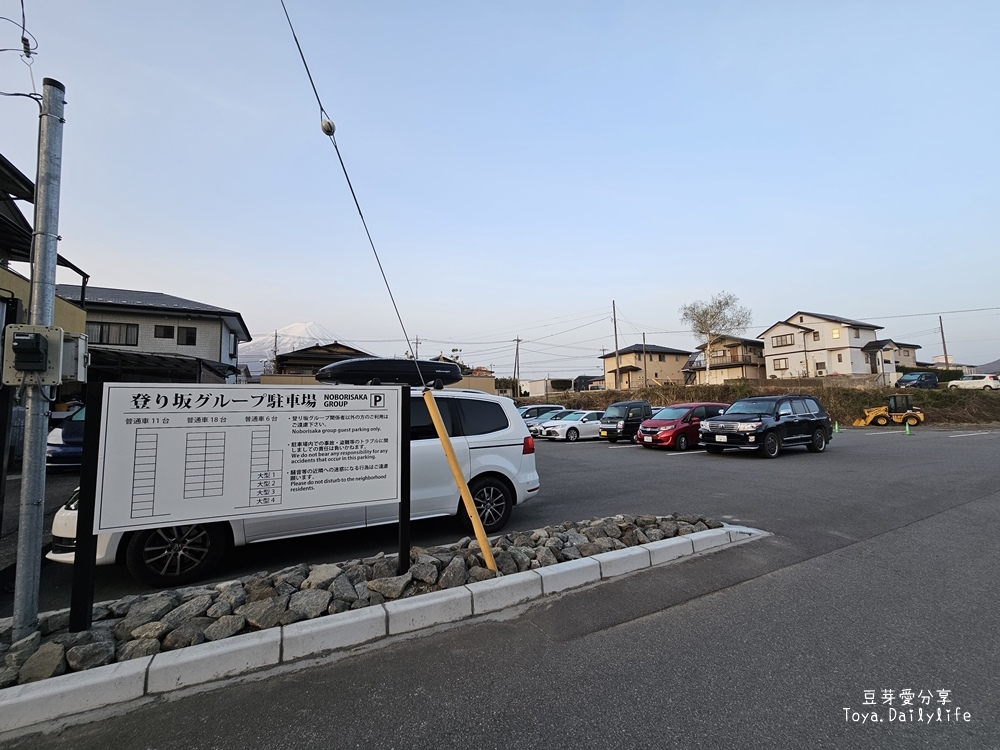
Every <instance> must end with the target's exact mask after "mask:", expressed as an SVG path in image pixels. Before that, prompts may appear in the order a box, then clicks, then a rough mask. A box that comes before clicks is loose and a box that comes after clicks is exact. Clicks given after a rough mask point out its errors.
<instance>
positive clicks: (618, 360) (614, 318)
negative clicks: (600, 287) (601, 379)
mask: <svg viewBox="0 0 1000 750" xmlns="http://www.w3.org/2000/svg"><path fill="white" fill-rule="evenodd" d="M611 323H612V325H614V327H615V390H616V391H617V390H619V389H620V388H621V372H622V355H621V352H620V351H618V312H617V310H615V301H614V300H611ZM604 385H607V383H605V384H604Z"/></svg>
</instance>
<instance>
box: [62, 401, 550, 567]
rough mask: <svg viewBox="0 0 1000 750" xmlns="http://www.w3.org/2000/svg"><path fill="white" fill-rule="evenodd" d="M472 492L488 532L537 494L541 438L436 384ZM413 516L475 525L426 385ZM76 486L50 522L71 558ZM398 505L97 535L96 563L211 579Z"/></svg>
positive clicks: (511, 414) (501, 408) (490, 405)
mask: <svg viewBox="0 0 1000 750" xmlns="http://www.w3.org/2000/svg"><path fill="white" fill-rule="evenodd" d="M434 400H435V401H436V402H437V405H438V409H439V410H440V412H441V417H442V419H443V420H444V423H445V426H446V428H447V429H448V434H449V435H450V436H451V442H452V446H453V447H454V449H455V454H456V456H457V457H458V460H459V463H460V464H461V465H462V470H463V473H464V475H465V479H466V481H467V482H468V484H469V489H470V491H471V492H472V497H473V499H474V500H475V503H476V507H477V508H478V510H479V516H480V518H482V520H483V526H484V527H485V529H486V531H487V533H490V534H492V533H495V532H497V531H499V530H500V529H502V528H503V527H504V526H505V525H506V524H507V521H508V520H509V519H510V515H511V511H512V510H513V507H514V506H515V505H522V504H524V503H526V502H528V501H529V500H530V499H532V498H533V497H535V496H536V495H537V494H538V490H539V480H538V472H537V471H536V469H535V443H534V439H533V438H532V437H531V435H530V434H529V433H528V428H527V427H525V425H524V420H523V419H521V417H520V416H519V415H518V413H517V409H516V408H515V407H514V402H513V401H512V400H511V399H509V398H503V397H500V396H493V395H490V394H487V393H483V392H482V391H472V390H459V389H452V388H449V389H445V390H438V391H435V394H434ZM410 432H411V438H412V442H411V444H410V445H411V447H410V451H411V453H410V456H411V459H410V509H411V513H410V517H411V518H413V519H418V518H432V517H435V516H459V517H460V518H463V519H464V522H465V523H466V524H467V525H468V518H467V517H465V510H464V507H463V505H462V501H461V496H460V494H459V491H458V488H457V487H456V485H455V480H454V477H453V476H452V474H451V469H450V467H449V466H448V462H447V459H446V458H445V455H444V449H443V448H442V447H441V442H440V441H439V440H438V437H437V434H436V433H435V431H434V426H433V424H432V423H431V420H430V415H429V414H428V412H427V406H426V404H425V403H424V400H423V397H422V396H421V393H420V391H419V390H417V389H414V391H413V392H412V393H411V397H410ZM77 501H78V492H77V493H74V495H73V497H72V498H71V499H70V501H69V502H68V503H67V504H66V505H65V506H64V507H63V508H61V509H60V510H59V511H58V512H57V513H56V516H55V518H54V519H53V522H52V551H51V552H49V553H48V555H46V557H48V559H50V560H54V561H56V562H63V563H72V562H73V554H74V552H73V551H74V548H75V546H76V517H77V510H76V508H77V506H76V504H77ZM398 507H399V506H398V503H396V502H384V503H373V504H369V505H366V506H352V507H335V508H331V509H323V510H319V511H311V512H308V513H299V514H293V515H288V516H285V515H282V516H280V517H275V516H261V517H257V518H246V519H240V520H233V521H227V522H222V523H205V524H192V525H187V526H171V527H165V528H160V529H146V530H142V531H132V532H114V533H109V534H99V535H98V537H97V564H98V565H109V564H112V563H116V562H117V563H124V564H126V565H127V566H128V569H129V572H130V573H132V575H133V576H135V577H136V578H138V579H139V580H141V581H143V582H144V583H148V584H150V585H153V586H177V585H182V584H185V583H190V582H192V581H195V580H198V579H201V578H205V577H206V576H207V575H208V574H209V572H210V571H211V569H212V568H213V567H214V566H215V565H216V564H217V563H218V561H219V560H220V559H221V557H222V555H223V553H224V552H225V550H226V549H228V548H229V547H230V546H231V545H232V546H236V547H239V546H242V545H245V544H251V543H254V542H265V541H269V540H273V539H283V538H286V537H295V536H305V535H309V534H322V533H325V532H328V531H338V530H344V529H357V528H362V527H365V526H376V525H379V524H390V523H396V522H397V520H398Z"/></svg>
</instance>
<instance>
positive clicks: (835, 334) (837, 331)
mask: <svg viewBox="0 0 1000 750" xmlns="http://www.w3.org/2000/svg"><path fill="white" fill-rule="evenodd" d="M830 336H832V337H833V338H835V339H839V338H840V329H839V328H834V329H833V332H832V333H831V334H830Z"/></svg>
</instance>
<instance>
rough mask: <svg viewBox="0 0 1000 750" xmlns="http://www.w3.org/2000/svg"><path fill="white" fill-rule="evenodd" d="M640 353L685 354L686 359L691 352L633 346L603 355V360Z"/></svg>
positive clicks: (663, 347) (639, 345)
mask: <svg viewBox="0 0 1000 750" xmlns="http://www.w3.org/2000/svg"><path fill="white" fill-rule="evenodd" d="M636 352H638V353H639V354H642V353H643V352H645V353H646V354H683V355H684V356H685V357H686V356H687V355H688V354H690V353H691V352H689V351H685V350H683V349H671V348H670V347H669V346H657V345H656V344H646V345H645V346H643V345H642V344H633V345H632V346H627V347H625V348H624V349H619V350H618V351H617V352H609V353H608V354H602V355H601V359H607V358H608V357H614V356H616V355H618V354H633V353H636Z"/></svg>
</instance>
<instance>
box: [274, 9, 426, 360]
mask: <svg viewBox="0 0 1000 750" xmlns="http://www.w3.org/2000/svg"><path fill="white" fill-rule="evenodd" d="M281 9H282V10H283V11H284V12H285V20H287V21H288V28H289V29H290V30H291V32H292V38H293V39H294V40H295V47H296V48H297V49H298V51H299V57H300V58H301V60H302V66H303V67H304V68H305V71H306V76H308V78H309V85H310V86H311V87H312V91H313V95H314V96H315V97H316V104H317V106H318V107H319V114H320V125H321V127H322V129H323V133H325V134H326V136H327V137H328V138H329V139H330V143H332V144H333V149H334V151H336V152H337V160H338V161H339V162H340V168H341V169H342V170H343V172H344V179H345V180H346V181H347V187H348V188H349V189H350V191H351V198H353V199H354V206H355V208H357V210H358V216H360V217H361V224H362V226H364V228H365V235H367V237H368V244H369V245H370V246H371V249H372V253H373V254H374V256H375V262H376V263H377V264H378V270H379V273H381V274H382V281H383V282H384V283H385V288H386V291H387V292H388V293H389V301H390V302H392V309H393V310H394V311H395V313H396V319H397V320H398V321H399V327H400V328H401V329H402V331H403V339H404V340H405V341H406V345H407V347H408V348H409V349H410V351H415V350H414V347H413V344H411V343H410V336H409V334H407V332H406V325H405V324H404V323H403V316H402V315H400V313H399V307H398V306H397V305H396V298H395V297H394V296H393V294H392V287H391V286H390V285H389V279H388V278H387V277H386V275H385V269H384V268H383V267H382V260H381V258H379V255H378V250H376V249H375V241H374V240H373V239H372V235H371V232H370V231H369V229H368V222H367V221H365V215H364V212H363V211H362V210H361V204H360V203H359V202H358V196H357V193H355V192H354V185H353V184H352V183H351V177H350V175H349V174H348V173H347V165H346V164H344V157H343V156H341V153H340V146H338V145H337V139H336V137H335V136H334V133H335V132H336V127H335V126H334V124H333V120H332V119H331V118H330V116H329V115H328V114H327V112H326V109H325V108H324V107H323V101H322V100H321V99H320V96H319V91H317V90H316V83H315V81H313V77H312V72H311V71H310V70H309V63H307V62H306V56H305V53H304V52H303V51H302V45H301V44H299V38H298V36H297V35H296V33H295V27H294V26H293V25H292V19H291V16H289V15H288V8H286V7H285V0H281ZM414 362H415V365H416V367H417V372H418V373H419V371H420V365H419V364H416V356H415V355H414Z"/></svg>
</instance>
